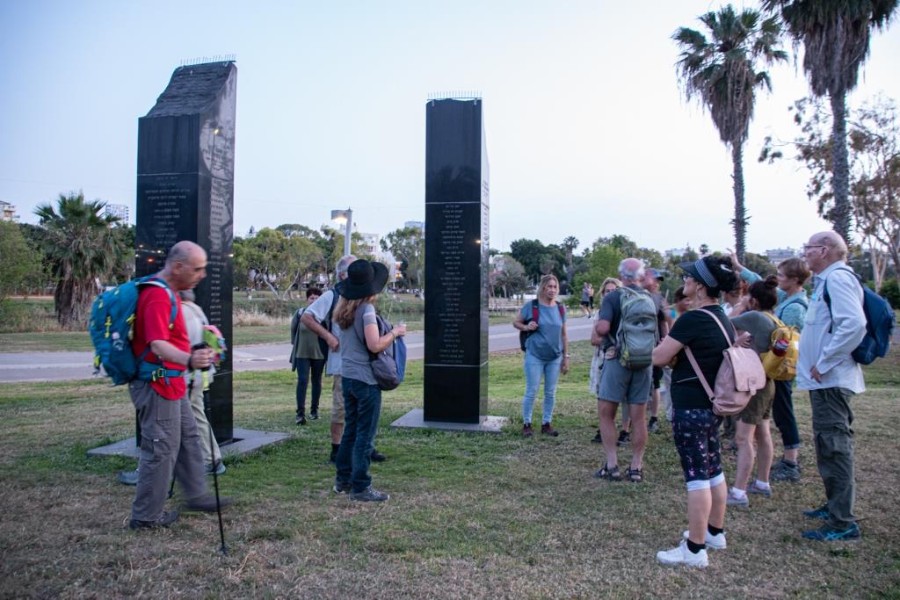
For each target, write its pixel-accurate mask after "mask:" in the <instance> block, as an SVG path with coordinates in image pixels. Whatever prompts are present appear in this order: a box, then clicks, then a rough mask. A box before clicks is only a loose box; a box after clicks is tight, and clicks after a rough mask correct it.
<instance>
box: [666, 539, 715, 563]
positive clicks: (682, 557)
mask: <svg viewBox="0 0 900 600" xmlns="http://www.w3.org/2000/svg"><path fill="white" fill-rule="evenodd" d="M656 560H658V561H659V562H660V563H662V564H664V565H670V566H674V565H684V566H686V567H693V568H695V569H705V568H706V566H707V565H708V564H709V558H708V557H707V555H706V550H701V551H700V552H698V553H697V554H694V553H693V552H691V551H690V550H688V547H687V541H682V542H681V543H680V544H678V546H677V547H675V548H672V549H671V550H660V551H659V552H657V553H656Z"/></svg>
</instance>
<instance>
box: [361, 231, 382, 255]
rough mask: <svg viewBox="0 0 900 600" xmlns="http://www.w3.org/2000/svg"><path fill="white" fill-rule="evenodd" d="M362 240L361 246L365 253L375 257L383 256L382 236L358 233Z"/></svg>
mask: <svg viewBox="0 0 900 600" xmlns="http://www.w3.org/2000/svg"><path fill="white" fill-rule="evenodd" d="M356 233H357V235H359V236H360V237H361V238H362V240H360V242H359V245H360V246H361V247H362V249H363V251H364V252H365V253H366V254H371V255H372V256H374V257H376V258H377V257H379V256H381V236H380V235H378V234H377V233H360V232H359V231H357V232H356Z"/></svg>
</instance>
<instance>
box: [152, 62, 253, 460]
mask: <svg viewBox="0 0 900 600" xmlns="http://www.w3.org/2000/svg"><path fill="white" fill-rule="evenodd" d="M236 97H237V67H236V66H235V65H234V63H233V62H230V61H229V62H215V63H206V64H199V65H193V66H184V67H179V68H178V69H176V70H175V72H174V73H173V74H172V79H171V80H170V81H169V85H168V86H167V87H166V89H165V90H164V91H163V93H162V94H161V95H160V96H159V98H158V99H157V101H156V105H155V106H154V107H153V108H152V109H151V110H150V112H149V113H147V116H145V117H142V118H141V119H139V121H138V177H137V226H136V239H135V245H136V254H135V262H136V265H135V266H136V273H137V275H138V276H141V275H148V274H150V273H155V272H156V271H158V270H159V269H160V268H162V266H163V261H164V260H165V256H166V252H167V251H168V249H169V248H170V247H172V245H173V244H175V242H178V241H181V240H190V241H192V242H196V243H197V244H199V245H200V246H202V247H203V248H204V249H205V250H206V252H207V255H208V265H207V269H206V272H207V275H206V278H205V279H204V280H203V281H202V282H201V283H200V285H198V286H197V288H196V290H195V292H196V295H197V304H198V305H199V306H200V307H201V308H202V309H203V312H205V313H206V316H207V318H208V319H209V322H210V323H211V324H213V325H216V326H217V327H218V328H219V329H220V330H221V331H222V333H223V335H224V336H225V339H226V340H227V341H228V343H229V344H231V343H232V336H231V333H232V328H231V301H232V280H233V269H232V258H231V254H232V240H233V228H234V134H235V128H234V126H235V101H236ZM210 408H211V410H210V412H211V423H212V426H213V431H214V432H215V436H216V439H217V440H218V441H219V442H227V441H229V440H231V439H232V437H233V429H234V425H233V418H232V362H231V352H230V351H229V352H228V354H227V358H226V360H225V361H224V362H223V363H222V364H221V365H220V367H219V369H218V371H217V373H216V376H215V380H214V381H213V384H212V387H211V389H210Z"/></svg>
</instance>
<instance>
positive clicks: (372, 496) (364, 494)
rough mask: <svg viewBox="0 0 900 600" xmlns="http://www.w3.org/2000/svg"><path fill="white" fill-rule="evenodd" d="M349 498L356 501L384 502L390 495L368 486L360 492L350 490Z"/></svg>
mask: <svg viewBox="0 0 900 600" xmlns="http://www.w3.org/2000/svg"><path fill="white" fill-rule="evenodd" d="M350 499H351V500H356V501H358V502H384V501H385V500H389V499H390V496H389V495H387V494H385V493H384V492H379V491H378V490H376V489H375V488H373V487H372V486H369V487H367V488H366V489H364V490H363V491H361V492H351V493H350Z"/></svg>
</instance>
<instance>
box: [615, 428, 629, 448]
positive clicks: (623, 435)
mask: <svg viewBox="0 0 900 600" xmlns="http://www.w3.org/2000/svg"><path fill="white" fill-rule="evenodd" d="M630 441H631V434H630V433H628V432H627V431H620V432H619V439H618V440H617V441H616V446H624V445H625V444H627V443H628V442H630Z"/></svg>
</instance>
